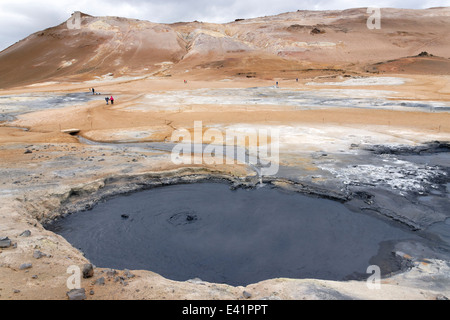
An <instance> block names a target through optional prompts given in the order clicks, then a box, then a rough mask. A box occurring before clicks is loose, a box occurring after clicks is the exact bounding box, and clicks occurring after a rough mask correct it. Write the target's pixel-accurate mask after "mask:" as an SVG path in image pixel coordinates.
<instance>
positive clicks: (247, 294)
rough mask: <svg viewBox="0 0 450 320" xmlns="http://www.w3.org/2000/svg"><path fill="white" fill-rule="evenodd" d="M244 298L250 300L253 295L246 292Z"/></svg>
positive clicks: (243, 293)
mask: <svg viewBox="0 0 450 320" xmlns="http://www.w3.org/2000/svg"><path fill="white" fill-rule="evenodd" d="M242 296H243V297H244V298H245V299H249V298H251V297H252V294H251V293H250V292H248V291H245V290H244V292H242Z"/></svg>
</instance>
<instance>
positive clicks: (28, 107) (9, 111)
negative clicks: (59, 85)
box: [0, 92, 99, 121]
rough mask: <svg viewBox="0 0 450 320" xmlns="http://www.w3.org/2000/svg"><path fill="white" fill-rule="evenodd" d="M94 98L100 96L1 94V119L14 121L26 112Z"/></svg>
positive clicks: (82, 102) (82, 93) (60, 106)
mask: <svg viewBox="0 0 450 320" xmlns="http://www.w3.org/2000/svg"><path fill="white" fill-rule="evenodd" d="M93 99H99V96H98V95H93V94H92V93H88V92H75V93H66V94H55V93H45V92H42V93H28V94H19V95H4V96H0V121H12V120H14V118H15V117H16V116H18V115H21V114H24V113H29V112H34V111H40V110H44V109H54V108H62V107H67V106H72V105H76V104H84V103H86V102H88V101H90V100H93Z"/></svg>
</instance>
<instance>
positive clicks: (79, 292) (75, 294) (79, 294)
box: [66, 288, 86, 300]
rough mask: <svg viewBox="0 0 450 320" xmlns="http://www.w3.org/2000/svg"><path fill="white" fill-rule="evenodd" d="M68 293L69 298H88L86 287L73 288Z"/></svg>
mask: <svg viewBox="0 0 450 320" xmlns="http://www.w3.org/2000/svg"><path fill="white" fill-rule="evenodd" d="M66 294H67V297H68V298H69V300H84V299H86V293H85V290H84V288H81V289H72V290H70V291H68V292H67V293H66Z"/></svg>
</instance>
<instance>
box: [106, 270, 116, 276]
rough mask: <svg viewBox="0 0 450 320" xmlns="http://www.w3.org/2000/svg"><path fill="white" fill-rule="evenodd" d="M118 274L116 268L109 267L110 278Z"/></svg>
mask: <svg viewBox="0 0 450 320" xmlns="http://www.w3.org/2000/svg"><path fill="white" fill-rule="evenodd" d="M116 274H117V271H116V270H114V269H109V270H108V271H106V275H107V276H108V278H112V277H114V276H115V275H116Z"/></svg>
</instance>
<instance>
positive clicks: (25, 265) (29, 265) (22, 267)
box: [19, 263, 33, 270]
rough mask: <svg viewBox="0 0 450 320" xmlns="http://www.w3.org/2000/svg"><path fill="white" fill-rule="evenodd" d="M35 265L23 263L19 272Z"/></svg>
mask: <svg viewBox="0 0 450 320" xmlns="http://www.w3.org/2000/svg"><path fill="white" fill-rule="evenodd" d="M32 266H33V265H32V264H31V263H22V264H21V265H20V267H19V270H25V269H30V268H31V267H32Z"/></svg>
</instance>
